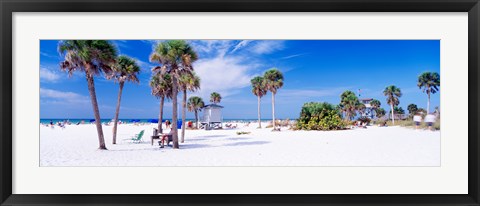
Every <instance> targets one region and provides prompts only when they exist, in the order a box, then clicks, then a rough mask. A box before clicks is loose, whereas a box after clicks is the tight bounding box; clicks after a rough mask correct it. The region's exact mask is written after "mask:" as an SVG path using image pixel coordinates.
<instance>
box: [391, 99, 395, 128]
mask: <svg viewBox="0 0 480 206" xmlns="http://www.w3.org/2000/svg"><path fill="white" fill-rule="evenodd" d="M390 108H391V109H392V125H395V115H394V114H393V103H392V104H391V105H390Z"/></svg>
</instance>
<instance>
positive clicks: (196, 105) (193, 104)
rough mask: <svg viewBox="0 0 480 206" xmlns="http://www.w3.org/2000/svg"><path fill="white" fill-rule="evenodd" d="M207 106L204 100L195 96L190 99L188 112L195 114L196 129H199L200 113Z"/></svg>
mask: <svg viewBox="0 0 480 206" xmlns="http://www.w3.org/2000/svg"><path fill="white" fill-rule="evenodd" d="M204 106H205V102H203V100H202V98H200V97H197V96H193V97H190V98H188V105H187V107H188V111H190V112H195V127H196V128H197V129H198V112H199V111H201V110H202V107H204Z"/></svg>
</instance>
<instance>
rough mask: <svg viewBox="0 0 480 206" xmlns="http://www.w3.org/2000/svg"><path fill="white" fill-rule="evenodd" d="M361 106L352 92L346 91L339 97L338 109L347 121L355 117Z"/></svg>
mask: <svg viewBox="0 0 480 206" xmlns="http://www.w3.org/2000/svg"><path fill="white" fill-rule="evenodd" d="M361 105H362V104H361V103H360V101H359V100H358V97H357V95H355V93H353V92H352V91H349V90H347V91H345V92H343V93H342V94H341V95H340V107H341V109H342V111H343V112H344V113H345V118H346V119H347V120H351V118H352V117H354V116H355V114H356V111H357V109H361V107H362V106H361Z"/></svg>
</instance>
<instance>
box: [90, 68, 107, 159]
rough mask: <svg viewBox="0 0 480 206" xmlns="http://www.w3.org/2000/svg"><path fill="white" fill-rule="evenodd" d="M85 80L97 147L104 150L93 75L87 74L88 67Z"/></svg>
mask: <svg viewBox="0 0 480 206" xmlns="http://www.w3.org/2000/svg"><path fill="white" fill-rule="evenodd" d="M86 74H87V75H86V76H87V82H88V92H89V93H90V99H91V101H92V107H93V115H94V116H95V125H96V126H97V134H98V144H99V147H98V149H101V150H106V149H107V147H106V146H105V139H104V138H103V130H102V122H101V119H100V111H99V110H98V102H97V94H96V93H95V83H94V80H93V76H92V75H90V74H88V69H87V72H86Z"/></svg>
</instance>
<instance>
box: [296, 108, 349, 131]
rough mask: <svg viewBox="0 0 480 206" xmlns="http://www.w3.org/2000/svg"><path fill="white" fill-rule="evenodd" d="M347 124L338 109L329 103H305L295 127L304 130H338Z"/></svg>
mask: <svg viewBox="0 0 480 206" xmlns="http://www.w3.org/2000/svg"><path fill="white" fill-rule="evenodd" d="M345 126H347V122H345V121H344V120H343V119H342V118H341V116H340V112H339V111H338V109H337V108H336V107H335V106H334V105H332V104H329V103H326V102H323V103H319V102H309V103H305V104H304V105H303V107H302V110H301V112H300V118H299V119H298V121H297V126H296V129H304V130H340V129H344V128H345Z"/></svg>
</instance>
